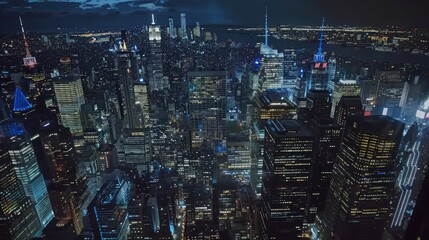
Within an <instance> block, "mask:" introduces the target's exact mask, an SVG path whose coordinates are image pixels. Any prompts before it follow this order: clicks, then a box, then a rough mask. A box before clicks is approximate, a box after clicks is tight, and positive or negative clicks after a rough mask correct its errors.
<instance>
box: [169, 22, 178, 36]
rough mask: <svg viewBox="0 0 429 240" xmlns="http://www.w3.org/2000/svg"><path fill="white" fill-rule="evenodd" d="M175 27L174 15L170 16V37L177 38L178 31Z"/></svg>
mask: <svg viewBox="0 0 429 240" xmlns="http://www.w3.org/2000/svg"><path fill="white" fill-rule="evenodd" d="M175 30H176V29H175V27H174V20H173V17H169V18H168V35H169V36H170V38H176V31H175Z"/></svg>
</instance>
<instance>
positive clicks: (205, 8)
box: [0, 0, 429, 33]
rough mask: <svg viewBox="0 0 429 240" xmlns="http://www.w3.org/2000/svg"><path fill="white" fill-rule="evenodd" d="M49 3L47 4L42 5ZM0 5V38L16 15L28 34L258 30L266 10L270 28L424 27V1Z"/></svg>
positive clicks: (90, 0) (63, 0) (1, 1)
mask: <svg viewBox="0 0 429 240" xmlns="http://www.w3.org/2000/svg"><path fill="white" fill-rule="evenodd" d="M47 1H49V2H47ZM47 1H44V0H29V1H25V0H0V33H10V32H18V31H19V22H18V15H20V14H21V15H22V16H23V20H24V23H25V26H26V28H27V29H28V31H50V32H51V31H55V30H56V29H57V28H58V27H60V28H68V30H82V29H83V28H87V29H99V28H109V27H113V28H119V27H130V26H135V25H138V24H139V25H143V24H148V23H150V16H149V14H150V12H152V11H153V12H155V14H156V15H155V16H156V19H157V23H160V24H166V23H167V18H168V17H169V16H173V17H174V18H175V23H176V25H179V24H180V22H179V21H180V20H179V13H180V12H182V11H183V12H186V13H187V20H188V25H194V24H195V22H196V21H199V22H200V23H201V24H203V25H204V24H233V25H252V26H254V25H262V24H263V21H264V14H265V13H264V8H265V5H266V4H267V5H268V11H269V23H270V24H309V25H317V24H319V23H320V21H321V18H322V17H325V18H326V23H327V24H328V25H356V26H386V25H399V26H411V27H429V21H428V20H427V18H428V17H427V15H426V11H427V8H428V5H429V3H427V0H413V1H405V0H358V1H348V0H324V1H323V0H266V1H263V0H262V1H261V0H259V1H257V0H158V1H156V3H155V4H153V3H154V1H150V0H137V1H129V0H117V1H114V0H83V1H79V0H47Z"/></svg>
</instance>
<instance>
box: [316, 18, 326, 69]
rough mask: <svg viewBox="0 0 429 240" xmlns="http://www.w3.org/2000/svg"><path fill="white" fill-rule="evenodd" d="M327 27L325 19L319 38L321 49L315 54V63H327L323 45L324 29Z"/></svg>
mask: <svg viewBox="0 0 429 240" xmlns="http://www.w3.org/2000/svg"><path fill="white" fill-rule="evenodd" d="M324 26H325V18H323V19H322V26H321V27H320V38H319V49H318V51H317V53H316V54H314V58H313V61H314V62H319V63H320V62H325V55H323V52H322V43H323V27H324Z"/></svg>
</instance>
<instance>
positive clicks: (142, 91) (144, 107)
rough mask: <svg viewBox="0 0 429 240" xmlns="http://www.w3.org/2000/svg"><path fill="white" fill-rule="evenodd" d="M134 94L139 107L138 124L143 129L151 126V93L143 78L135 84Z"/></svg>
mask: <svg viewBox="0 0 429 240" xmlns="http://www.w3.org/2000/svg"><path fill="white" fill-rule="evenodd" d="M134 94H135V100H136V105H137V107H138V109H137V110H138V111H137V112H138V113H139V114H138V123H139V126H140V127H141V128H143V127H148V126H149V110H150V109H149V96H148V94H149V91H148V86H147V83H146V82H145V81H144V80H143V78H141V79H140V80H139V82H138V83H135V84H134Z"/></svg>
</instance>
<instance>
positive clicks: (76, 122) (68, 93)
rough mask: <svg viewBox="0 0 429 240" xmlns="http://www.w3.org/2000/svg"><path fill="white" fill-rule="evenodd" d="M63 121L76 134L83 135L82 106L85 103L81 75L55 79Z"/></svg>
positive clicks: (56, 94)
mask: <svg viewBox="0 0 429 240" xmlns="http://www.w3.org/2000/svg"><path fill="white" fill-rule="evenodd" d="M53 82H54V90H55V96H56V99H57V103H58V109H59V111H60V116H61V122H62V124H63V125H64V126H65V127H68V128H70V131H71V132H72V134H73V135H74V136H82V135H83V128H82V119H81V115H80V107H81V105H82V104H84V103H85V98H84V95H83V88H82V81H81V79H80V77H79V75H69V76H58V77H56V78H54V79H53Z"/></svg>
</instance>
